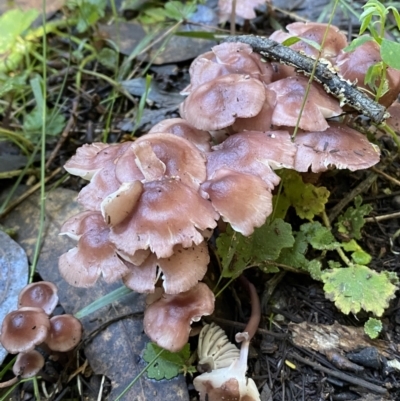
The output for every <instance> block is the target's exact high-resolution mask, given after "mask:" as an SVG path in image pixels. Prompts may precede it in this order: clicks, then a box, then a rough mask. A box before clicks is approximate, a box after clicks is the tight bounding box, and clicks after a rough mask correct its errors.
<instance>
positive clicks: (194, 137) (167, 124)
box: [148, 118, 211, 152]
mask: <svg viewBox="0 0 400 401" xmlns="http://www.w3.org/2000/svg"><path fill="white" fill-rule="evenodd" d="M148 133H149V134H154V133H170V134H173V135H176V136H179V137H181V138H185V139H187V140H188V141H189V142H191V143H193V144H194V145H195V146H196V147H197V149H199V150H200V151H202V152H209V151H210V149H211V145H210V142H211V135H210V134H209V133H208V132H207V131H202V130H199V129H197V128H195V127H193V126H191V125H190V124H189V123H188V122H187V121H186V120H184V119H183V118H168V119H167V120H162V121H160V122H159V123H158V124H156V125H154V126H153V127H152V128H151V130H150V131H149V132H148Z"/></svg>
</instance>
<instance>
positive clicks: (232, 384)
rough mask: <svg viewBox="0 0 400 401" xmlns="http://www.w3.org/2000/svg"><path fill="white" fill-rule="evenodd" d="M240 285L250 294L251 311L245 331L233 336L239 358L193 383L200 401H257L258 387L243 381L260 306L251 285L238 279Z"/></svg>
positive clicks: (247, 380) (197, 378)
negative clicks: (238, 350)
mask: <svg viewBox="0 0 400 401" xmlns="http://www.w3.org/2000/svg"><path fill="white" fill-rule="evenodd" d="M241 282H242V284H243V285H244V286H245V287H247V290H248V291H249V294H250V298H251V308H252V310H251V316H250V319H249V322H248V324H247V326H246V328H245V331H244V332H243V333H237V334H236V341H237V342H241V343H242V345H241V348H240V356H239V358H238V359H236V360H234V361H233V362H232V363H231V365H230V366H228V367H224V368H220V369H218V368H217V369H215V370H212V371H211V372H208V373H203V374H201V375H200V376H197V377H196V378H195V379H194V381H193V384H194V386H195V388H196V390H197V391H198V392H199V393H200V400H201V401H220V400H237V401H259V400H260V394H259V392H258V389H257V386H256V384H255V383H254V381H253V380H252V379H249V378H248V377H246V371H247V358H248V353H249V345H250V340H251V339H252V338H253V336H254V334H255V332H256V330H257V328H258V325H259V323H260V319H261V306H260V300H259V298H258V295H257V291H256V289H255V287H254V285H253V284H251V283H250V282H248V280H247V279H245V278H244V277H243V276H241ZM228 352H229V350H228Z"/></svg>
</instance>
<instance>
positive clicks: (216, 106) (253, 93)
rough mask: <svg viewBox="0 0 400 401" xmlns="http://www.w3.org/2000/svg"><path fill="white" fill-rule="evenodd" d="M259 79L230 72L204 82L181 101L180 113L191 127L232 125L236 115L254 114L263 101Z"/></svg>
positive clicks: (216, 128)
mask: <svg viewBox="0 0 400 401" xmlns="http://www.w3.org/2000/svg"><path fill="white" fill-rule="evenodd" d="M265 99H266V94H265V88H264V85H263V84H262V82H261V81H259V80H257V79H255V78H251V77H250V76H248V75H243V74H229V75H225V76H222V77H218V78H216V79H214V80H212V81H209V82H206V83H204V84H202V85H200V86H199V87H197V88H196V89H195V90H193V91H192V92H191V93H190V95H189V96H188V97H187V98H186V99H185V101H184V102H183V103H182V104H181V107H180V113H181V116H182V117H183V118H184V119H186V120H187V121H189V122H190V124H192V125H193V126H194V127H196V128H198V129H200V130H205V131H210V130H219V129H222V128H226V127H229V126H230V125H232V124H233V123H234V122H235V120H236V118H251V117H255V116H256V115H257V114H258V113H259V112H260V111H261V109H262V106H263V104H264V102H265Z"/></svg>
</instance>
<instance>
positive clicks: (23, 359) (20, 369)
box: [13, 350, 44, 379]
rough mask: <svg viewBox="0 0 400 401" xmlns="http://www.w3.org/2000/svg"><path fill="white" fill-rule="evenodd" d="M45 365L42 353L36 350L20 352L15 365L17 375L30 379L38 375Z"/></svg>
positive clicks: (14, 369)
mask: <svg viewBox="0 0 400 401" xmlns="http://www.w3.org/2000/svg"><path fill="white" fill-rule="evenodd" d="M43 366H44V358H43V356H42V354H41V353H40V352H38V351H36V350H32V351H29V352H20V353H19V354H18V356H17V359H16V360H15V363H14V365H13V372H14V374H15V376H17V377H20V378H21V379H28V378H29V377H33V376H36V375H37V374H38V373H39V372H40V370H41V369H42V368H43Z"/></svg>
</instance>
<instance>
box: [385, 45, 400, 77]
mask: <svg viewBox="0 0 400 401" xmlns="http://www.w3.org/2000/svg"><path fill="white" fill-rule="evenodd" d="M399 54H400V43H398V42H394V41H393V40H388V39H382V43H381V57H382V60H383V61H384V62H385V63H386V64H387V65H388V66H389V67H392V68H395V69H396V70H400V58H399Z"/></svg>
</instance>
